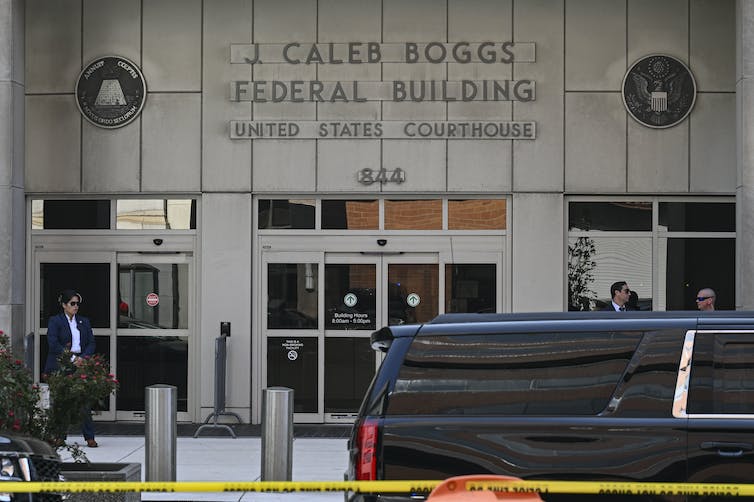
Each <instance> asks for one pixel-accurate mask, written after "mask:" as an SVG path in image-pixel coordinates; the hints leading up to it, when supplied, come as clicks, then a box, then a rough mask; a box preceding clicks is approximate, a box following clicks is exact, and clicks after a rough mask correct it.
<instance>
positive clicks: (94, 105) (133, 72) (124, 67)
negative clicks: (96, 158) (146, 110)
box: [76, 56, 147, 129]
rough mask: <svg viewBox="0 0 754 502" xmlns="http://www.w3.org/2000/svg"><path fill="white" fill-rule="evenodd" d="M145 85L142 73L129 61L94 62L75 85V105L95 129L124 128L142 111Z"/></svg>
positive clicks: (86, 67)
mask: <svg viewBox="0 0 754 502" xmlns="http://www.w3.org/2000/svg"><path fill="white" fill-rule="evenodd" d="M146 96H147V84H146V82H145V81H144V76H143V75H142V74H141V70H139V67H138V66H136V65H135V64H134V63H132V62H131V61H129V60H128V59H125V58H122V57H119V56H106V57H102V58H98V59H95V60H94V61H92V62H91V63H89V64H88V65H86V66H85V67H84V69H83V70H82V71H81V73H80V74H79V78H78V80H77V81H76V104H77V105H78V107H79V110H80V111H81V114H82V115H83V116H84V118H86V120H88V121H89V122H91V123H92V124H94V125H96V126H98V127H104V128H107V129H114V128H116V127H123V126H124V125H126V124H128V123H129V122H131V121H132V120H134V119H135V118H136V117H138V116H139V112H141V109H142V108H143V107H144V101H145V100H146Z"/></svg>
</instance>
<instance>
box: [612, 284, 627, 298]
mask: <svg viewBox="0 0 754 502" xmlns="http://www.w3.org/2000/svg"><path fill="white" fill-rule="evenodd" d="M625 285H626V281H618V282H614V283H613V285H612V286H610V298H611V299H612V298H615V292H616V291H620V290H622V289H623V286H625Z"/></svg>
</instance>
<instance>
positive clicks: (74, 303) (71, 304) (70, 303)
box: [68, 302, 81, 307]
mask: <svg viewBox="0 0 754 502" xmlns="http://www.w3.org/2000/svg"><path fill="white" fill-rule="evenodd" d="M80 303H81V302H68V305H70V306H71V307H76V306H78V304H80Z"/></svg>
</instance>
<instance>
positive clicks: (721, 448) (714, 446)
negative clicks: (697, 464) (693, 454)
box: [700, 441, 752, 457]
mask: <svg viewBox="0 0 754 502" xmlns="http://www.w3.org/2000/svg"><path fill="white" fill-rule="evenodd" d="M700 448H701V449H702V450H717V454H718V455H720V456H721V457H740V456H742V455H743V454H744V451H751V450H752V445H751V443H726V442H724V441H705V442H704V443H702V444H701V445H700Z"/></svg>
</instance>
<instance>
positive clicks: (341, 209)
mask: <svg viewBox="0 0 754 502" xmlns="http://www.w3.org/2000/svg"><path fill="white" fill-rule="evenodd" d="M379 224H380V204H379V202H378V201H376V200H323V201H322V228H323V229H326V230H377V229H378V228H379Z"/></svg>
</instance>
